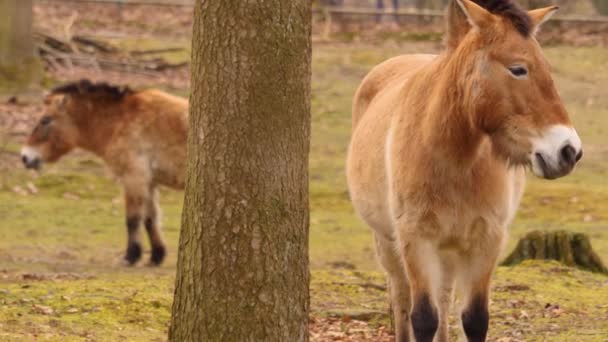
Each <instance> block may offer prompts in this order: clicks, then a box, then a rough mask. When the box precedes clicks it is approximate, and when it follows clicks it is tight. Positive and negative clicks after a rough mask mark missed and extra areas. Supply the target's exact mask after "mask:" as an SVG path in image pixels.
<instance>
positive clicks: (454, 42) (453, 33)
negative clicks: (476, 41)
mask: <svg viewBox="0 0 608 342" xmlns="http://www.w3.org/2000/svg"><path fill="white" fill-rule="evenodd" d="M446 18H447V30H446V32H447V34H446V40H447V42H446V43H447V46H448V49H451V50H453V49H456V48H457V47H458V44H460V41H462V39H463V38H464V36H466V34H467V32H469V30H470V29H471V24H469V20H468V19H467V16H466V15H465V14H464V12H463V11H462V9H461V8H460V5H459V4H458V3H457V2H456V0H451V1H450V4H449V5H448V12H447V15H446Z"/></svg>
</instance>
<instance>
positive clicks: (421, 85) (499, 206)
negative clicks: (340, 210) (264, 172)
mask: <svg viewBox="0 0 608 342" xmlns="http://www.w3.org/2000/svg"><path fill="white" fill-rule="evenodd" d="M448 6H449V7H448V15H447V22H448V31H447V49H446V51H444V52H443V53H441V54H440V55H437V56H432V55H405V56H400V57H396V58H393V59H390V60H388V61H386V62H384V63H382V64H380V65H378V66H377V67H375V68H374V69H373V70H372V71H371V72H370V73H369V74H368V75H367V76H366V78H365V79H364V80H363V82H362V84H361V85H360V87H359V89H358V91H357V93H356V95H355V98H354V103H353V114H352V116H353V117H352V120H353V133H352V140H351V144H350V147H349V153H348V161H347V176H348V186H349V191H350V194H351V198H352V202H353V204H354V207H355V209H356V211H357V212H358V214H359V215H360V216H361V217H362V218H363V220H364V221H365V222H366V223H367V224H368V225H369V226H370V227H371V228H373V230H374V234H375V242H376V247H377V248H376V250H377V254H378V256H379V259H380V262H381V264H382V265H383V268H384V269H385V271H386V272H387V274H388V277H389V288H390V295H391V303H392V307H393V314H394V318H395V322H396V334H397V340H398V341H408V340H409V339H411V338H412V337H413V338H415V340H416V341H419V342H430V341H433V339H434V338H435V337H436V338H437V340H438V341H448V329H447V327H448V320H447V319H448V312H449V307H450V305H451V300H452V296H453V289H454V288H456V289H457V290H458V292H459V294H460V296H459V299H460V301H461V304H462V305H463V308H462V314H461V320H462V326H463V328H464V333H465V334H466V336H467V338H468V340H469V341H484V340H485V339H486V334H487V330H488V321H489V314H488V298H489V290H490V278H491V275H492V272H493V270H494V267H495V264H496V260H497V258H498V256H499V253H500V251H501V247H502V246H503V244H504V242H505V240H506V236H507V231H506V229H507V225H508V224H509V223H510V221H511V220H512V218H513V217H514V215H515V211H516V208H517V206H518V205H519V201H520V198H521V195H522V191H523V186H524V176H525V170H524V168H525V166H527V165H529V166H531V169H532V172H533V173H534V174H536V175H537V176H539V177H542V178H546V179H554V178H558V177H561V176H565V175H567V174H568V173H570V172H571V171H572V169H573V168H574V166H575V164H576V162H577V161H578V160H579V159H580V158H581V157H582V147H581V140H580V139H579V137H578V135H577V133H576V131H575V130H574V129H573V127H572V125H571V122H570V119H569V117H568V114H567V112H566V109H565V108H564V105H563V103H562V100H561V99H560V96H559V94H558V92H557V90H556V89H555V86H554V84H553V80H552V78H551V75H550V70H549V64H548V63H547V61H546V60H545V58H544V56H543V53H542V51H541V48H540V46H539V44H538V42H537V40H536V39H535V33H536V31H537V30H538V28H539V26H540V25H541V24H542V23H543V22H544V21H545V20H547V19H548V18H549V17H550V16H551V15H552V14H553V13H554V12H555V10H556V9H557V8H556V7H549V8H543V9H538V10H534V11H530V12H525V11H523V10H521V9H519V8H518V7H517V6H516V5H515V4H513V3H512V2H510V1H507V0H487V1H484V0H475V1H471V0H452V1H451V2H450V4H449V5H448Z"/></svg>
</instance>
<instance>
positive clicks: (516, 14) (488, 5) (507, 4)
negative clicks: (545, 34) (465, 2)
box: [473, 0, 533, 37]
mask: <svg viewBox="0 0 608 342" xmlns="http://www.w3.org/2000/svg"><path fill="white" fill-rule="evenodd" d="M473 2H475V3H476V4H478V5H479V6H481V7H483V8H485V9H487V10H488V11H490V12H491V13H492V14H495V15H499V16H501V17H504V18H507V19H509V20H510V21H511V23H513V26H515V28H516V29H517V31H519V33H521V34H522V35H523V36H524V37H528V36H530V34H531V33H532V29H533V24H532V19H531V18H530V16H529V15H528V13H527V12H526V11H524V10H523V9H521V7H519V6H518V5H517V4H516V3H515V2H513V1H512V0H473Z"/></svg>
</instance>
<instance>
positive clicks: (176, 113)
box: [21, 80, 188, 265]
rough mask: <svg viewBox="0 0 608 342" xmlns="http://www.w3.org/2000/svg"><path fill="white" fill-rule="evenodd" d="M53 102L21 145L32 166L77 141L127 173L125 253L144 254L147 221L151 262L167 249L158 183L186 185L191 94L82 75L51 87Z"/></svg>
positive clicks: (119, 173)
mask: <svg viewBox="0 0 608 342" xmlns="http://www.w3.org/2000/svg"><path fill="white" fill-rule="evenodd" d="M45 103H46V110H45V113H44V115H43V116H42V118H41V119H40V121H39V122H38V123H37V125H36V126H35V127H34V129H33V131H32V133H31V135H30V136H29V138H28V139H27V143H26V144H25V146H24V147H23V148H22V150H21V159H22V161H23V163H24V164H25V166H26V167H27V168H39V167H40V166H41V163H42V162H55V161H57V160H58V159H59V158H60V157H61V156H63V155H65V154H66V153H68V152H70V151H71V150H73V149H74V148H82V149H84V150H87V151H90V152H92V153H94V154H96V155H97V156H99V157H100V158H101V159H103V160H104V161H105V163H106V164H107V165H108V166H109V168H110V169H111V170H112V172H113V173H114V174H115V176H116V177H117V178H118V179H119V180H120V181H121V183H122V185H123V187H124V192H125V202H126V216H127V219H126V224H127V232H128V239H129V241H128V245H127V251H126V256H125V259H126V261H127V262H129V264H134V263H135V262H137V261H138V260H139V259H140V258H141V254H142V247H141V236H140V235H141V234H140V230H139V227H140V224H141V223H142V222H143V225H144V227H145V228H146V231H147V233H148V236H149V238H150V244H151V247H152V253H151V258H150V263H151V264H153V265H158V264H160V263H161V262H162V261H163V258H164V257H165V253H166V250H165V242H164V241H163V236H162V233H161V227H160V208H159V206H158V193H157V189H156V188H157V186H158V185H166V186H169V187H172V188H176V189H182V188H183V187H184V178H185V170H186V138H187V129H188V101H187V100H185V99H182V98H179V97H176V96H173V95H169V94H167V93H164V92H162V91H159V90H143V91H132V90H130V89H128V88H118V87H113V86H109V85H107V84H93V83H91V82H89V81H86V80H84V81H80V82H77V83H72V84H67V85H65V86H61V87H59V88H56V89H54V90H52V91H51V94H50V95H49V96H47V98H46V99H45Z"/></svg>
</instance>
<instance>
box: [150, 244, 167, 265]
mask: <svg viewBox="0 0 608 342" xmlns="http://www.w3.org/2000/svg"><path fill="white" fill-rule="evenodd" d="M166 254H167V251H166V249H165V246H158V247H152V255H151V256H150V263H149V264H148V265H150V266H159V265H160V264H162V262H163V260H164V259H165V255H166Z"/></svg>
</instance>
